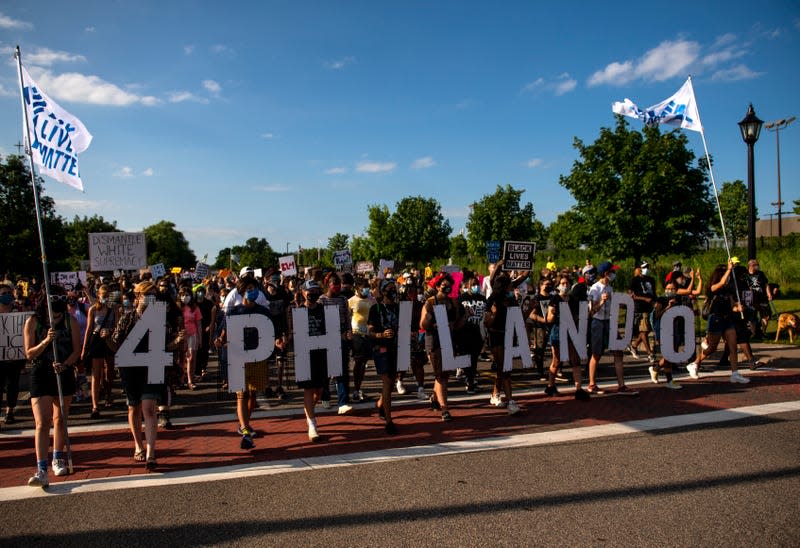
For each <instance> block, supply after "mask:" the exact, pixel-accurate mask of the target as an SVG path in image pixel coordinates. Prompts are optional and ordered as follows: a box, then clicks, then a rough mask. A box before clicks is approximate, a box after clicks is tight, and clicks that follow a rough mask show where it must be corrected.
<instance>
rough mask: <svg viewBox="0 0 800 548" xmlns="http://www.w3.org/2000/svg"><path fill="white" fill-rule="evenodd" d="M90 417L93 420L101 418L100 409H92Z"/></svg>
mask: <svg viewBox="0 0 800 548" xmlns="http://www.w3.org/2000/svg"><path fill="white" fill-rule="evenodd" d="M89 418H90V419H92V420H97V419H99V418H100V411H98V410H97V409H92V413H91V415H89Z"/></svg>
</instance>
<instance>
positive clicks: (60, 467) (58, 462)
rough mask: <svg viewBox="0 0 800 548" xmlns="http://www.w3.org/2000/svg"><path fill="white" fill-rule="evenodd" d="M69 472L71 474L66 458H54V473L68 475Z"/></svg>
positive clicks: (55, 474)
mask: <svg viewBox="0 0 800 548" xmlns="http://www.w3.org/2000/svg"><path fill="white" fill-rule="evenodd" d="M67 474H69V470H68V469H67V463H66V462H64V459H53V475H54V476H66V475H67Z"/></svg>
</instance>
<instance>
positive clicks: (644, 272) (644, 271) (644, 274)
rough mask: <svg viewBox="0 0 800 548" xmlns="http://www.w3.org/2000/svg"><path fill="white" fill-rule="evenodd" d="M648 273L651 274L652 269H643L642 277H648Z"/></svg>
mask: <svg viewBox="0 0 800 548" xmlns="http://www.w3.org/2000/svg"><path fill="white" fill-rule="evenodd" d="M648 272H650V269H649V268H643V269H642V276H647V273H648Z"/></svg>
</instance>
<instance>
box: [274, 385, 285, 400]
mask: <svg viewBox="0 0 800 548" xmlns="http://www.w3.org/2000/svg"><path fill="white" fill-rule="evenodd" d="M275 397H276V398H278V399H279V400H285V399H286V392H284V391H283V387H282V386H279V387H278V388H276V389H275Z"/></svg>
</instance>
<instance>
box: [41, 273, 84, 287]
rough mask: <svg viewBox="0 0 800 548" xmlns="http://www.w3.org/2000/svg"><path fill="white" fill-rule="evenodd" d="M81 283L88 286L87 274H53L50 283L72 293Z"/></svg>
mask: <svg viewBox="0 0 800 548" xmlns="http://www.w3.org/2000/svg"><path fill="white" fill-rule="evenodd" d="M78 282H80V283H81V285H83V286H84V287H85V286H86V272H51V273H50V283H51V284H55V285H59V286H61V287H63V288H64V289H66V290H67V291H72V290H74V289H75V287H76V286H77V285H78Z"/></svg>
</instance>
